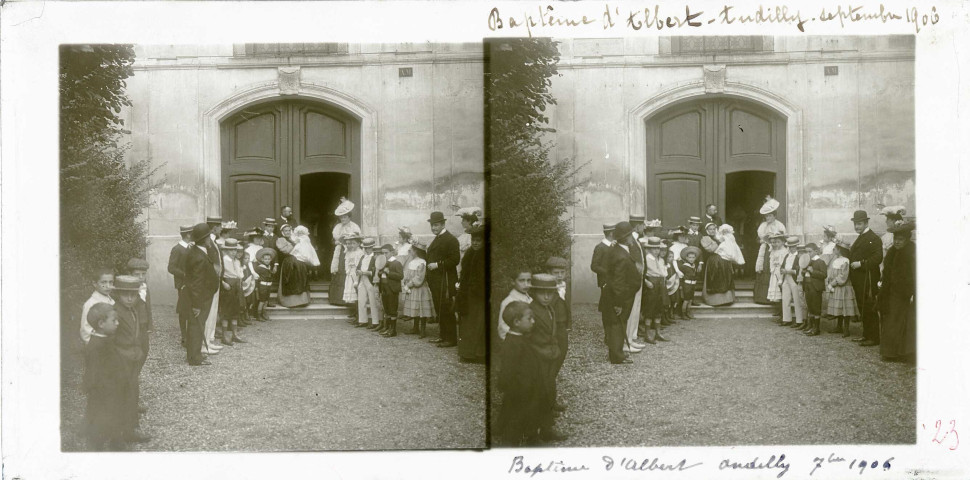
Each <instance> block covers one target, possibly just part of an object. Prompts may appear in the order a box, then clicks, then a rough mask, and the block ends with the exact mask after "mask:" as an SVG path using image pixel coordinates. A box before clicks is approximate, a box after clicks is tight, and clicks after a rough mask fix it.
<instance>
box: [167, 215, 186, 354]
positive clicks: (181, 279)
mask: <svg viewBox="0 0 970 480" xmlns="http://www.w3.org/2000/svg"><path fill="white" fill-rule="evenodd" d="M179 233H180V234H181V236H182V238H181V239H180V240H179V242H178V243H176V244H175V245H174V246H173V247H172V250H171V251H170V252H169V254H168V273H170V274H171V275H172V278H173V279H174V280H175V294H176V295H177V300H176V303H175V313H176V314H178V317H179V343H180V344H181V345H182V348H185V342H186V339H187V337H186V334H185V326H186V325H188V322H189V316H191V315H192V307H191V306H190V305H189V301H188V296H187V295H183V294H182V287H184V286H185V256H186V254H188V251H189V242H191V241H192V240H191V235H192V226H191V225H182V226H181V227H179Z"/></svg>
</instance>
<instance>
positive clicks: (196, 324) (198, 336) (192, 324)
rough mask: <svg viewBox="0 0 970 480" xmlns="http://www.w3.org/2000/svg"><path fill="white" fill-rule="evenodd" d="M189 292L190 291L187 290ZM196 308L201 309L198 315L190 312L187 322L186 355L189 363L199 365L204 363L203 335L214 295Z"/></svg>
mask: <svg viewBox="0 0 970 480" xmlns="http://www.w3.org/2000/svg"><path fill="white" fill-rule="evenodd" d="M186 294H188V292H186ZM195 308H198V309H199V314H198V315H191V311H190V312H189V313H190V315H189V318H188V323H187V324H186V328H185V330H186V334H187V335H188V340H187V342H188V343H187V344H186V346H185V356H186V358H187V359H188V361H189V365H198V364H199V363H202V337H203V329H204V328H205V320H206V318H208V317H209V309H211V308H212V297H209V299H208V300H206V301H205V303H203V304H202V305H197V306H196V307H195Z"/></svg>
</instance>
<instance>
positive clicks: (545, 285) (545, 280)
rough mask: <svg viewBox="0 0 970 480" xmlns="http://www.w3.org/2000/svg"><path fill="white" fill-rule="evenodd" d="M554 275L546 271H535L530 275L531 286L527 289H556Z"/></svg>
mask: <svg viewBox="0 0 970 480" xmlns="http://www.w3.org/2000/svg"><path fill="white" fill-rule="evenodd" d="M558 288H559V286H558V285H557V284H556V277H554V276H552V275H550V274H548V273H537V274H535V275H533V276H532V286H531V287H529V290H557V289H558Z"/></svg>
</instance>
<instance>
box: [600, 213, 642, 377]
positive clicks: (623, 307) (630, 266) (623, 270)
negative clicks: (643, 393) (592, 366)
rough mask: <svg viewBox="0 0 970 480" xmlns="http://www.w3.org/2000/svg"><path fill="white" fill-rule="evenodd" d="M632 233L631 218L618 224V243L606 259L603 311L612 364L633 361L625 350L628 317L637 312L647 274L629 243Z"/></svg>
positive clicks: (601, 303)
mask: <svg viewBox="0 0 970 480" xmlns="http://www.w3.org/2000/svg"><path fill="white" fill-rule="evenodd" d="M632 233H633V227H632V226H631V225H630V223H629V222H620V223H618V224H616V231H615V234H614V238H616V243H614V244H613V246H611V247H610V249H609V251H607V256H606V260H605V263H606V281H605V282H604V284H603V297H602V298H601V299H600V305H601V306H602V307H601V308H600V311H601V312H602V313H603V324H604V325H607V326H608V328H607V330H606V338H607V342H606V343H607V347H608V348H609V351H610V354H609V356H610V363H612V364H626V363H633V361H632V360H630V359H629V358H628V357H627V355H626V354H625V353H623V345H624V343H625V340H626V325H627V319H629V318H630V314H631V313H632V312H633V301H634V298H635V297H636V294H637V291H638V290H639V289H640V284H641V283H642V282H643V277H642V276H641V275H640V271H639V270H637V264H636V262H634V261H633V257H632V256H631V255H630V251H629V250H628V248H629V247H628V246H627V245H626V243H628V240H629V238H630V237H631V234H632Z"/></svg>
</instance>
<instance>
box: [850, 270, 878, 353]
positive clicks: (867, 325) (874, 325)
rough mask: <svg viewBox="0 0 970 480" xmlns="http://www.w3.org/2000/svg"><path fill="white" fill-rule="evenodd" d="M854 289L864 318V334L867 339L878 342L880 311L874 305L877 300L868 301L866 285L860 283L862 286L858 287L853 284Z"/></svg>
mask: <svg viewBox="0 0 970 480" xmlns="http://www.w3.org/2000/svg"><path fill="white" fill-rule="evenodd" d="M852 290H854V291H855V298H856V302H858V304H859V305H858V306H859V317H860V319H861V320H862V336H863V337H864V338H865V339H867V340H872V341H873V342H878V341H879V312H877V311H876V309H875V308H874V307H873V305H875V303H876V302H875V301H868V300H867V299H866V297H865V294H866V292H865V286H864V285H860V288H856V285H855V284H852ZM870 293H872V292H870Z"/></svg>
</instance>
